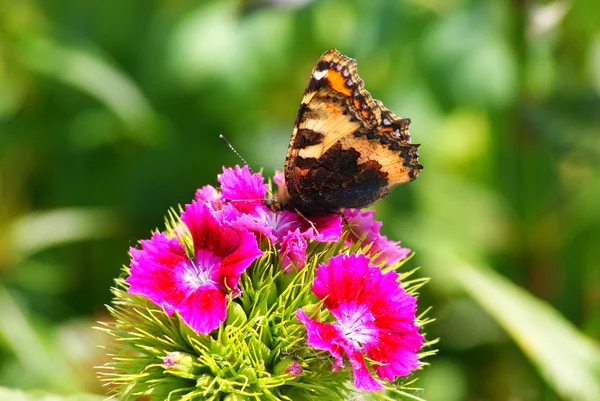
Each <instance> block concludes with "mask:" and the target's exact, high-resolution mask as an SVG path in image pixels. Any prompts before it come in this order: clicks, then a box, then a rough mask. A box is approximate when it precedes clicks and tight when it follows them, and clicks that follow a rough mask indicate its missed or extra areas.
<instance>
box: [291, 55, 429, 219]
mask: <svg viewBox="0 0 600 401" xmlns="http://www.w3.org/2000/svg"><path fill="white" fill-rule="evenodd" d="M409 124H410V120H409V119H407V118H398V117H396V116H395V115H394V113H392V112H391V111H389V110H387V109H386V108H385V107H384V106H383V105H382V104H381V102H379V101H378V100H374V99H372V97H371V95H370V94H369V92H367V91H366V90H365V88H364V83H363V81H362V80H361V79H360V77H359V76H358V72H357V69H356V62H355V61H354V60H353V59H351V58H348V57H345V56H343V55H341V54H340V53H339V52H338V51H337V50H335V49H332V50H329V51H327V52H326V53H325V54H323V56H321V58H320V59H319V61H318V62H317V64H316V65H315V67H314V68H313V71H312V74H311V78H310V80H309V82H308V85H307V87H306V89H305V91H304V96H303V98H302V103H301V105H300V110H299V111H298V116H297V118H296V123H295V126H294V130H293V132H292V138H291V140H290V146H289V148H288V152H287V156H286V162H285V167H284V176H285V181H286V186H287V192H288V193H287V194H285V195H284V201H285V203H286V205H285V207H286V208H288V209H298V210H299V211H300V212H302V213H304V214H308V215H314V214H323V213H327V212H331V211H334V210H337V209H339V208H342V207H353V208H362V207H365V206H367V205H369V204H370V203H372V202H374V201H376V200H377V199H379V198H381V197H383V196H385V195H386V194H387V193H388V192H389V190H390V189H391V188H392V187H394V186H396V185H398V184H402V183H405V182H408V181H411V180H413V179H415V178H416V176H417V174H418V173H419V171H420V170H421V169H422V166H421V165H420V164H419V162H418V154H417V147H418V145H413V144H411V143H410V135H409V132H408V125H409Z"/></svg>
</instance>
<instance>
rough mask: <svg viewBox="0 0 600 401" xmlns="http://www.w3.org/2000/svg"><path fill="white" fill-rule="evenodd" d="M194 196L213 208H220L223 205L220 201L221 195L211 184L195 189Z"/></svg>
mask: <svg viewBox="0 0 600 401" xmlns="http://www.w3.org/2000/svg"><path fill="white" fill-rule="evenodd" d="M194 198H195V199H196V200H199V201H202V202H204V203H206V204H207V205H209V206H210V207H211V208H212V209H214V210H220V209H221V208H222V207H223V205H222V203H221V198H222V195H221V193H220V192H219V191H218V190H217V189H216V188H215V187H213V186H212V185H205V186H203V187H202V188H199V189H197V190H196V194H195V196H194Z"/></svg>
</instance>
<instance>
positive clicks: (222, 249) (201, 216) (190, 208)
mask: <svg viewBox="0 0 600 401" xmlns="http://www.w3.org/2000/svg"><path fill="white" fill-rule="evenodd" d="M181 220H182V221H183V222H184V223H185V225H187V226H188V229H189V230H190V233H191V234H192V239H193V242H194V253H195V259H196V264H197V267H199V268H200V269H201V270H203V271H204V272H207V273H208V277H209V278H210V280H212V281H214V282H215V283H218V284H220V285H222V286H223V289H224V290H225V289H227V290H232V289H234V288H236V287H237V283H238V281H239V278H240V276H241V275H242V273H243V272H244V270H246V268H247V267H248V266H250V264H251V263H252V262H253V261H254V260H255V259H256V258H258V257H259V256H260V255H262V251H261V250H260V249H259V248H258V244H257V243H256V238H255V237H254V236H253V235H252V234H251V233H249V232H248V231H246V230H244V229H241V228H240V227H237V226H235V225H233V224H232V225H227V224H226V223H222V222H220V221H219V220H217V218H216V217H215V215H214V214H213V213H212V211H211V210H210V209H209V208H208V207H207V206H206V205H204V204H202V203H200V202H192V203H191V204H189V205H186V208H185V211H184V212H183V213H182V215H181Z"/></svg>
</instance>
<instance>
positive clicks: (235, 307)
mask: <svg viewBox="0 0 600 401" xmlns="http://www.w3.org/2000/svg"><path fill="white" fill-rule="evenodd" d="M247 321H248V317H247V316H246V312H244V308H243V307H242V305H240V304H238V303H237V302H231V303H230V304H229V307H228V308H227V318H226V320H225V324H226V325H232V326H236V327H242V326H243V325H244V324H245V323H246V322H247Z"/></svg>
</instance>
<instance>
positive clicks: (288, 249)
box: [279, 229, 307, 273]
mask: <svg viewBox="0 0 600 401" xmlns="http://www.w3.org/2000/svg"><path fill="white" fill-rule="evenodd" d="M306 248H307V244H306V240H305V239H304V237H303V236H302V234H301V233H300V230H299V229H296V230H294V231H290V232H289V233H288V234H286V235H284V236H283V238H282V239H281V249H280V251H279V254H280V256H281V268H282V269H283V270H284V271H285V272H286V273H290V272H291V271H292V270H293V269H294V268H296V269H297V270H298V271H300V270H302V268H303V267H304V263H305V262H306Z"/></svg>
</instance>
